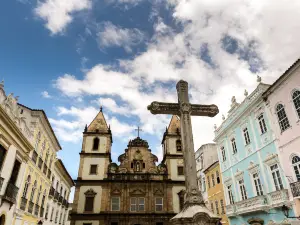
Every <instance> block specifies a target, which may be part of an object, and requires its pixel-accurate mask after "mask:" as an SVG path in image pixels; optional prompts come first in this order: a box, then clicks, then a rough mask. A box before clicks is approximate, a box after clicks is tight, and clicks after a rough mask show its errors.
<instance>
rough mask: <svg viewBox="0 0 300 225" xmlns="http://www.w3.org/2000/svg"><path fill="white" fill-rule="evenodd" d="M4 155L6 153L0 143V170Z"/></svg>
mask: <svg viewBox="0 0 300 225" xmlns="http://www.w3.org/2000/svg"><path fill="white" fill-rule="evenodd" d="M5 155H6V150H5V148H4V147H3V146H2V145H0V171H1V169H2V165H3V163H4V159H5Z"/></svg>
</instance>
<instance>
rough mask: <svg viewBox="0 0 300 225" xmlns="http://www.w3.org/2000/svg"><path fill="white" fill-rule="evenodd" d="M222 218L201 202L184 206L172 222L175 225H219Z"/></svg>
mask: <svg viewBox="0 0 300 225" xmlns="http://www.w3.org/2000/svg"><path fill="white" fill-rule="evenodd" d="M220 220H221V218H220V217H218V216H216V215H215V214H213V213H212V212H211V211H210V210H209V209H208V208H207V207H206V206H205V205H204V204H203V205H202V204H200V205H190V206H187V207H184V208H183V210H182V211H181V212H180V213H178V214H177V215H176V216H174V217H173V218H172V219H171V220H170V222H171V223H172V224H173V225H218V224H219V222H220Z"/></svg>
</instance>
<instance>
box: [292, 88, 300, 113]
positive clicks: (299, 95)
mask: <svg viewBox="0 0 300 225" xmlns="http://www.w3.org/2000/svg"><path fill="white" fill-rule="evenodd" d="M293 102H294V105H295V109H296V111H297V114H298V117H299V118H300V91H298V90H297V91H294V93H293Z"/></svg>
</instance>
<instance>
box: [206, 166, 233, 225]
mask: <svg viewBox="0 0 300 225" xmlns="http://www.w3.org/2000/svg"><path fill="white" fill-rule="evenodd" d="M204 174H205V178H206V185H207V195H208V202H209V207H210V208H211V210H212V212H213V213H215V214H217V215H218V216H220V217H221V218H222V220H221V223H222V224H224V225H227V224H229V222H228V218H227V216H226V212H225V206H226V203H225V196H224V191H223V185H222V177H221V172H220V165H219V161H217V162H215V163H213V164H212V165H210V166H209V167H208V168H207V169H206V170H204Z"/></svg>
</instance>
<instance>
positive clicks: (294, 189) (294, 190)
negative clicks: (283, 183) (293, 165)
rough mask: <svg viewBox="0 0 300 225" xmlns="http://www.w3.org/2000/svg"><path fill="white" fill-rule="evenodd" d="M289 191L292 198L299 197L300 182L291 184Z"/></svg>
mask: <svg viewBox="0 0 300 225" xmlns="http://www.w3.org/2000/svg"><path fill="white" fill-rule="evenodd" d="M290 185H291V190H292V194H293V197H294V198H298V197H300V181H297V182H294V183H291V184H290Z"/></svg>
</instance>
